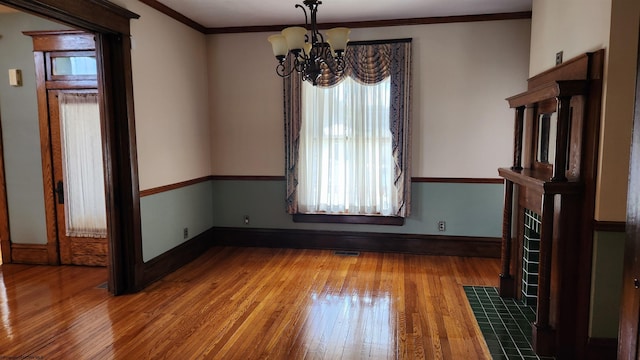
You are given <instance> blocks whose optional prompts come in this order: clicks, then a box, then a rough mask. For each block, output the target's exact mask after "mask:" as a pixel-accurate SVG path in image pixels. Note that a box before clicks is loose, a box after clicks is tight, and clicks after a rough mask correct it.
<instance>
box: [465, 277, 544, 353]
mask: <svg viewBox="0 0 640 360" xmlns="http://www.w3.org/2000/svg"><path fill="white" fill-rule="evenodd" d="M464 292H465V293H466V295H467V300H468V301H469V305H471V309H472V310H473V314H474V315H475V317H476V321H477V322H478V326H479V327H480V331H481V332H482V335H483V336H484V340H485V342H486V343H487V348H488V349H489V353H490V354H491V357H492V358H493V359H494V360H503V359H504V360H513V359H531V360H534V359H535V360H551V359H554V358H553V357H545V356H537V355H536V354H535V352H534V351H533V348H532V346H531V323H532V322H533V321H534V320H535V318H536V314H535V311H534V309H532V308H531V307H530V306H527V305H524V304H522V303H521V302H519V301H518V300H516V299H503V298H501V297H500V296H499V295H498V289H496V288H495V287H487V286H465V287H464Z"/></svg>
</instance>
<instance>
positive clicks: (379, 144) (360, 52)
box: [285, 39, 411, 222]
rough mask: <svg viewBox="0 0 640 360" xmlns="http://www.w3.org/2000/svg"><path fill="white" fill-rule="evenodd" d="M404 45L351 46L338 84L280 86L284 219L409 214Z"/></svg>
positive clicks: (292, 81) (325, 79) (331, 79)
mask: <svg viewBox="0 0 640 360" xmlns="http://www.w3.org/2000/svg"><path fill="white" fill-rule="evenodd" d="M410 45H411V43H410V39H408V40H395V41H385V42H362V43H351V44H349V47H348V49H347V52H346V54H345V58H346V61H347V63H348V67H347V70H346V72H345V76H344V77H343V78H337V77H335V76H333V75H332V74H331V73H330V72H329V71H325V72H324V73H323V75H322V78H321V80H320V81H319V85H318V86H315V87H314V86H312V85H311V84H310V83H306V82H305V83H301V82H300V80H299V77H298V76H297V74H295V75H292V76H291V77H290V78H288V79H285V137H286V155H287V159H286V165H287V168H286V170H287V171H286V172H287V174H286V177H287V203H288V211H289V213H291V214H331V215H368V216H393V217H406V216H407V215H408V214H409V211H408V210H409V199H410V194H409V190H410V175H409V161H408V160H409V141H408V139H409V135H410V134H409V92H410ZM351 218H352V217H351ZM349 222H351V221H349Z"/></svg>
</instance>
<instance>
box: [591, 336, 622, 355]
mask: <svg viewBox="0 0 640 360" xmlns="http://www.w3.org/2000/svg"><path fill="white" fill-rule="evenodd" d="M617 352H618V339H611V338H589V340H587V351H586V353H587V360H609V359H611V360H615V359H616V357H617V356H618V354H617Z"/></svg>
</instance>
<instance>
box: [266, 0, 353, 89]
mask: <svg viewBox="0 0 640 360" xmlns="http://www.w3.org/2000/svg"><path fill="white" fill-rule="evenodd" d="M303 3H304V5H305V6H306V7H307V8H309V14H310V15H311V22H309V17H308V14H307V11H306V10H305V8H304V6H302V5H300V4H296V6H295V7H296V8H301V9H302V11H303V12H304V22H305V27H302V26H292V27H288V28H286V29H284V30H282V32H281V33H280V34H278V35H271V36H269V38H268V39H267V40H269V42H270V43H271V46H272V48H273V55H275V57H276V59H277V60H278V65H277V66H276V73H277V74H278V75H279V76H281V77H288V76H290V75H291V74H292V73H293V72H294V71H296V72H298V73H300V75H301V76H302V80H303V81H311V83H312V84H313V85H317V81H318V79H319V78H320V76H321V75H322V71H323V70H324V69H328V70H329V71H330V72H331V73H332V74H334V75H337V76H340V75H342V73H343V72H344V69H345V61H344V52H345V50H346V49H347V43H348V42H349V33H350V32H351V30H349V29H348V28H346V27H338V28H333V29H330V30H327V32H326V39H325V37H324V36H323V35H322V34H321V33H320V31H318V24H317V22H316V15H317V12H318V5H320V4H322V2H321V1H318V0H304V2H303ZM307 29H308V30H307ZM287 57H290V58H291V59H292V65H291V66H290V67H287V66H286V61H287Z"/></svg>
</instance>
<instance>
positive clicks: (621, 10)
mask: <svg viewBox="0 0 640 360" xmlns="http://www.w3.org/2000/svg"><path fill="white" fill-rule="evenodd" d="M639 14H640V2H639V1H637V0H563V1H558V0H534V1H533V17H532V22H531V60H530V65H529V75H531V76H533V75H535V74H538V73H540V72H541V71H544V70H546V69H549V68H551V67H553V66H554V64H555V54H556V52H558V51H561V50H562V51H563V52H564V59H565V60H566V59H570V58H572V57H575V56H578V55H580V54H583V53H585V52H589V51H594V50H598V49H601V48H604V49H606V60H605V71H604V82H603V86H604V88H603V104H602V105H603V107H602V124H601V134H600V159H599V170H598V173H599V174H598V188H597V195H596V213H595V218H596V219H597V220H601V221H624V220H625V216H626V215H625V213H626V196H627V193H626V189H627V178H628V167H629V146H630V139H631V124H632V117H633V96H634V86H635V85H634V84H635V64H636V56H637V45H638V19H639Z"/></svg>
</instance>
